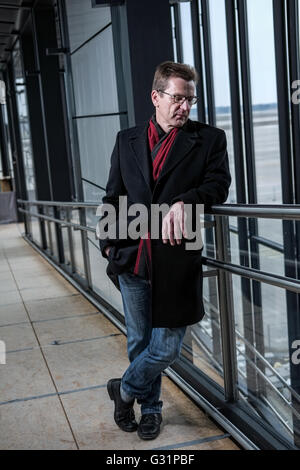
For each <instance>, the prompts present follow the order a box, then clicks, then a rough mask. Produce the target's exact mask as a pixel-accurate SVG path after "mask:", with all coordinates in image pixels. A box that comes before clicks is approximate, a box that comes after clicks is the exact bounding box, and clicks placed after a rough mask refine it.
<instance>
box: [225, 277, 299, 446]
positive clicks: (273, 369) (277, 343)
mask: <svg viewBox="0 0 300 470" xmlns="http://www.w3.org/2000/svg"><path fill="white" fill-rule="evenodd" d="M232 278H233V279H232V282H233V292H234V313H235V323H236V350H237V365H238V386H239V390H240V392H241V393H242V395H243V396H244V397H245V398H246V399H247V401H248V403H249V404H250V405H251V406H253V407H254V409H256V410H257V411H260V414H261V415H262V416H265V418H266V419H270V414H269V413H271V414H272V415H273V420H274V421H273V422H274V423H275V422H276V420H277V423H278V424H277V426H278V425H282V429H281V431H282V432H283V433H285V434H286V437H288V438H290V439H291V438H292V429H293V422H292V416H293V412H292V407H291V393H292V392H291V389H290V356H289V346H288V324H287V312H286V305H285V291H284V289H281V288H278V287H275V286H271V285H268V284H264V283H262V284H261V292H262V307H261V317H262V321H261V323H260V325H261V327H260V328H258V327H257V326H255V323H254V322H253V323H252V325H253V326H252V328H251V331H248V332H247V335H248V336H249V335H251V334H252V335H253V337H254V344H253V345H251V344H250V343H249V341H248V340H247V338H246V334H245V332H244V327H243V325H242V318H241V317H240V315H239V312H240V311H241V303H242V301H243V300H244V301H245V300H247V299H245V298H244V299H243V296H244V295H245V294H244V293H243V292H242V291H241V288H239V286H241V282H240V281H241V279H240V277H238V276H235V275H233V276H232ZM253 307H254V306H253ZM249 325H251V323H249V321H248V322H247V326H248V328H249ZM256 343H262V345H263V347H262V348H260V350H259V349H258V347H256V346H255V344H256ZM264 410H265V415H264Z"/></svg>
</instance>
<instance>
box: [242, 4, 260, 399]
mask: <svg viewBox="0 0 300 470" xmlns="http://www.w3.org/2000/svg"><path fill="white" fill-rule="evenodd" d="M237 13H238V23H239V41H240V63H241V80H242V93H243V117H244V136H245V157H246V165H247V172H246V176H247V182H248V184H247V188H248V202H249V203H250V204H256V203H257V189H256V188H257V183H256V171H255V146H254V136H253V114H252V93H251V78H250V77H251V75H250V63H249V40H248V19H247V5H246V0H237ZM248 228H249V234H250V245H249V247H250V262H251V267H253V268H255V269H260V260H259V245H258V243H257V241H256V240H255V238H253V237H256V236H258V222H257V220H256V219H251V218H249V219H248ZM251 285H252V296H253V317H254V341H255V344H256V347H257V349H258V350H259V351H260V353H261V354H264V335H263V318H262V297H261V286H260V284H259V283H258V282H257V281H251ZM257 385H258V390H259V391H260V392H262V393H263V392H264V391H265V387H264V384H263V383H262V381H261V380H260V377H259V376H258V377H257Z"/></svg>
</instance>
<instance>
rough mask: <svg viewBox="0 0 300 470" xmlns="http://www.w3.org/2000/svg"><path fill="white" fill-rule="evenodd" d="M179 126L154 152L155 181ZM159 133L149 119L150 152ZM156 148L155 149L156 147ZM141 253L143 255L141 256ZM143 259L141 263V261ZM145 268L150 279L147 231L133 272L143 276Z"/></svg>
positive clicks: (149, 246)
mask: <svg viewBox="0 0 300 470" xmlns="http://www.w3.org/2000/svg"><path fill="white" fill-rule="evenodd" d="M178 131H179V128H177V127H175V128H174V129H172V130H171V131H170V132H169V133H168V134H165V137H164V139H163V140H162V142H161V144H160V147H159V149H158V151H157V153H156V156H155V157H154V158H152V164H153V173H152V174H153V179H154V181H156V180H157V179H158V177H159V175H160V172H161V170H162V168H163V166H164V164H165V161H166V158H167V156H168V154H169V152H170V150H171V148H172V145H173V144H174V140H175V138H176V136H177V133H178ZM159 140H160V139H159V135H158V132H157V129H156V126H155V124H154V122H153V121H152V119H150V122H149V127H148V142H149V147H150V151H151V154H152V152H153V150H154V149H155V147H156V145H157V144H158V142H159ZM156 150H157V149H156ZM142 253H143V254H144V256H143V257H142ZM142 260H143V261H144V263H142V262H141V261H142ZM145 270H146V272H147V275H148V278H149V279H151V242H150V233H147V235H146V237H145V238H141V240H140V243H139V247H138V254H137V258H136V263H135V267H134V274H136V275H141V276H142V277H145Z"/></svg>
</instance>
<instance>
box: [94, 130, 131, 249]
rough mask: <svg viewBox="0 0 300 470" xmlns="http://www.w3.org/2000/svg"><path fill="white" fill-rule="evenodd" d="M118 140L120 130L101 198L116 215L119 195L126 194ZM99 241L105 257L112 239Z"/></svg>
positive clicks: (112, 241)
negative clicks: (103, 194) (112, 208)
mask: <svg viewBox="0 0 300 470" xmlns="http://www.w3.org/2000/svg"><path fill="white" fill-rule="evenodd" d="M119 141H120V132H118V134H117V138H116V143H115V146H114V149H113V152H112V155H111V164H110V171H109V176H108V181H107V185H106V194H105V196H104V197H103V198H102V203H103V204H111V205H112V206H114V208H115V211H116V215H118V212H119V196H122V195H125V194H126V189H125V186H124V183H123V179H122V175H121V170H120V151H119V147H120V144H119ZM103 217H104V215H103V216H102V217H101V218H100V220H101V219H102V218H103ZM99 243H100V250H101V253H102V256H104V258H107V256H106V254H105V249H106V248H107V247H108V246H111V245H113V244H114V240H110V239H108V238H106V239H100V241H99Z"/></svg>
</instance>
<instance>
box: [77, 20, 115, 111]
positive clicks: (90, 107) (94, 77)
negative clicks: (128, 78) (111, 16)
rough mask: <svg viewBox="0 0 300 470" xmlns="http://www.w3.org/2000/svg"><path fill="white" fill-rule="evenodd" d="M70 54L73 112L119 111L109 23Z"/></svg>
mask: <svg viewBox="0 0 300 470" xmlns="http://www.w3.org/2000/svg"><path fill="white" fill-rule="evenodd" d="M71 57H72V70H73V82H74V94H75V104H76V115H77V116H86V115H92V114H107V113H117V112H119V103H118V92H117V82H116V74H115V59H114V49H113V38H112V28H111V26H110V27H109V28H107V29H106V30H105V31H103V32H102V33H100V34H98V35H97V36H96V37H95V38H94V39H92V40H91V41H89V42H88V43H87V44H86V45H85V46H84V47H82V48H81V49H79V51H77V52H75V53H74V54H73V55H72V56H71ZM120 111H124V110H123V109H122V110H120Z"/></svg>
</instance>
